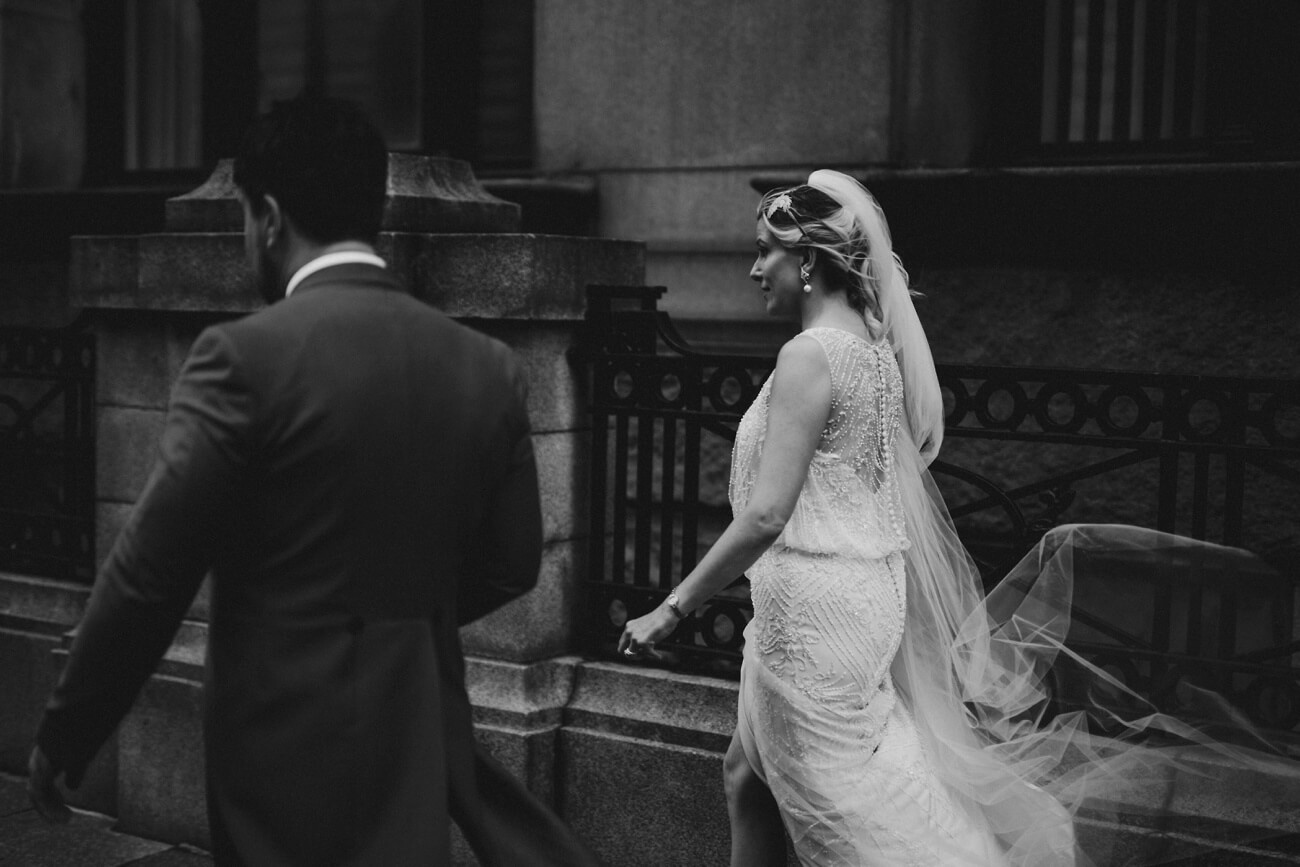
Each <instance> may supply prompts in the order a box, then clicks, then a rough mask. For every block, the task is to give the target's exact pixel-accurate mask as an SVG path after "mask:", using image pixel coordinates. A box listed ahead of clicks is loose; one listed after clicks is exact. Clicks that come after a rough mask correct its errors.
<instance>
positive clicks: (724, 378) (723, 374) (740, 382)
mask: <svg viewBox="0 0 1300 867" xmlns="http://www.w3.org/2000/svg"><path fill="white" fill-rule="evenodd" d="M729 380H734V381H735V383H736V386H735V388H734V391H735V395H736V397H735V399H734V400H728V399H727V393H728V392H729V391H732V390H733V389H731V388H728V386H727V383H728V381H729ZM707 387H708V392H707V394H708V398H709V403H711V404H713V408H714V409H715V410H717V411H719V412H729V411H733V410H737V409H739V408H741V407H743V406H748V405H749V403H750V401H752V400H753V399H754V394H755V393H756V391H757V389H755V388H754V384H753V381H752V380H751V378H750V375H749V371H748V370H746V369H745V368H743V367H719V368H718V369H717V370H715V371H713V375H712V376H710V377H709V382H708V386H707Z"/></svg>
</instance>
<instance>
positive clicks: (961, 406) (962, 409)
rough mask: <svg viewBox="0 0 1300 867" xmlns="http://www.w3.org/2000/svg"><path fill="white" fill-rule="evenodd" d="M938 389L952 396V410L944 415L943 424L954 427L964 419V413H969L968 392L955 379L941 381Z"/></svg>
mask: <svg viewBox="0 0 1300 867" xmlns="http://www.w3.org/2000/svg"><path fill="white" fill-rule="evenodd" d="M939 389H940V391H942V392H947V393H949V394H951V395H952V409H951V410H949V411H948V413H947V414H945V415H944V417H943V423H944V424H946V425H949V426H950V427H956V426H957V425H959V424H961V422H962V419H964V418H966V413H968V412H970V392H968V391H967V390H966V384H965V383H964V382H962V381H961V380H960V379H956V378H953V379H949V380H946V381H941V382H940V383H939ZM946 402H947V401H945V403H946Z"/></svg>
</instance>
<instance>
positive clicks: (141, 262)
mask: <svg viewBox="0 0 1300 867" xmlns="http://www.w3.org/2000/svg"><path fill="white" fill-rule="evenodd" d="M518 220H519V210H518V206H516V205H512V204H510V203H507V202H504V201H502V200H500V199H496V198H494V197H492V196H490V195H488V194H487V193H486V192H484V191H483V189H482V188H481V187H480V186H479V184H478V182H477V180H476V179H475V178H474V176H473V173H472V172H471V171H470V168H469V166H468V165H467V164H464V163H460V162H457V161H451V160H442V159H434V158H428V157H417V156H411V155H401V154H394V155H392V156H391V157H390V161H389V200H388V204H387V206H386V209H385V217H384V226H383V232H382V234H381V236H380V238H379V242H378V249H379V252H380V255H382V256H383V257H384V258H385V259H386V260H387V261H388V262H389V264H390V267H391V268H392V269H393V271H394V272H395V274H396V275H397V276H398V278H399V279H400V280H402V282H404V283H405V284H406V285H407V286H408V287H409V288H410V289H411V291H412V292H413V294H414V295H415V296H416V297H418V298H421V299H422V300H425V301H427V302H429V303H430V304H433V305H435V306H437V307H438V308H440V309H442V310H443V311H444V312H446V313H447V314H449V315H450V316H452V317H454V318H456V319H458V320H460V321H462V322H464V323H466V324H468V325H470V326H472V327H475V328H478V329H480V330H482V331H484V332H487V333H489V334H492V335H493V336H496V337H498V338H500V339H501V340H503V341H504V342H506V343H507V344H509V345H510V346H511V347H512V348H513V349H514V350H515V352H516V353H517V354H518V355H519V357H520V360H521V361H522V363H523V367H524V369H525V370H526V371H527V375H528V385H529V412H530V416H531V420H532V425H533V430H534V447H535V450H536V453H537V457H538V468H539V476H540V481H541V487H542V497H543V509H544V515H545V520H544V531H545V542H546V547H545V550H544V553H543V566H542V573H541V577H540V580H539V584H538V587H537V589H536V590H534V591H533V592H532V593H530V594H528V595H527V596H525V597H523V598H521V599H519V600H516V601H515V602H513V603H511V604H510V605H508V606H506V607H505V608H503V609H502V610H501V611H499V612H497V613H496V614H494V615H492V616H491V617H489V618H486V619H484V620H483V621H482V622H480V623H476V624H473V625H472V626H470V627H469V628H467V629H466V630H465V632H464V635H463V638H464V643H465V646H466V649H467V652H468V653H469V654H470V656H471V659H470V665H469V669H470V677H471V691H472V693H473V697H474V699H475V703H476V705H478V708H477V709H478V711H479V722H480V724H481V725H480V735H481V736H482V737H483V739H484V740H485V741H487V742H488V743H489V744H490V746H491V747H492V749H493V750H494V752H495V753H496V754H497V755H498V756H499V757H500V758H501V759H502V760H503V761H504V762H505V763H506V764H507V765H508V766H509V767H511V769H512V770H513V771H515V772H516V773H517V774H518V775H519V776H520V777H521V778H523V779H525V780H527V781H528V782H529V783H530V785H532V786H533V788H534V789H535V790H537V791H538V792H539V793H540V794H542V795H543V796H544V797H548V798H551V799H552V800H555V798H556V793H555V789H554V786H553V782H554V781H555V780H556V779H558V778H559V772H558V770H557V767H556V762H555V757H556V754H557V750H558V743H559V740H560V735H559V723H560V717H561V710H560V709H561V708H562V707H563V706H564V705H565V704H566V703H567V702H568V700H569V698H570V695H571V691H572V684H573V681H574V671H575V668H576V667H577V660H576V659H575V658H574V657H572V656H566V654H571V653H572V652H573V651H574V649H575V648H574V632H575V625H574V620H573V611H574V610H575V609H576V608H577V589H578V582H579V581H580V578H581V574H580V569H581V558H580V554H581V552H582V550H583V545H582V535H583V532H584V529H585V526H586V521H585V515H584V511H583V504H584V503H585V497H586V490H585V486H584V485H585V472H584V466H585V461H586V451H585V450H586V443H587V436H586V433H585V428H586V426H587V425H588V421H587V417H586V414H585V407H584V404H583V401H582V389H581V386H580V381H581V377H580V371H579V370H577V369H575V368H572V367H571V366H570V363H569V360H568V355H567V351H568V349H569V348H570V347H571V346H572V345H573V344H574V341H575V333H576V330H577V328H578V327H579V326H580V324H581V322H582V318H583V313H584V310H585V290H586V286H587V285H588V284H589V283H634V284H635V283H641V282H644V253H643V248H642V246H641V245H640V244H637V243H631V242H623V241H611V240H604V239H596V238H579V237H562V236H548V235H524V234H518V233H515V232H514V229H515V228H516V227H517V225H518ZM71 271H72V273H71V294H72V296H73V298H74V303H75V304H77V305H79V306H82V307H85V308H87V309H91V310H93V311H94V326H93V327H94V328H95V330H96V333H97V335H98V340H99V344H98V346H99V349H98V353H99V358H98V363H99V371H100V383H99V389H98V395H97V401H98V412H99V415H98V422H99V427H98V446H97V451H98V465H99V468H98V491H97V498H98V503H97V519H98V524H99V527H98V544H97V551H98V555H99V557H100V558H101V559H102V558H103V557H104V556H105V555H106V554H107V551H108V549H109V547H110V546H111V545H112V542H113V540H114V539H115V537H116V535H117V533H118V531H119V530H120V528H121V527H122V525H123V523H124V522H125V520H126V518H127V517H128V515H129V514H130V511H131V508H132V504H133V503H134V501H135V499H136V498H137V497H138V496H139V493H140V491H141V489H142V487H143V484H144V482H145V480H146V478H147V475H148V472H149V470H150V467H151V466H152V462H153V459H154V455H155V453H156V443H157V440H158V436H159V434H160V432H161V428H162V424H163V419H164V416H165V410H166V405H167V399H168V395H169V393H170V389H171V384H172V382H173V381H174V379H175V377H176V374H177V372H178V371H179V368H180V365H181V363H182V362H183V360H184V358H185V355H186V353H187V351H188V348H189V345H190V343H191V342H192V341H193V339H194V338H195V336H197V334H198V332H199V331H200V330H201V329H202V328H204V327H206V326H207V325H209V324H211V323H213V322H216V321H219V320H221V319H225V318H231V317H235V316H240V315H243V314H246V313H248V312H250V311H253V310H255V309H257V308H258V307H260V306H261V300H260V298H259V296H258V294H257V292H256V286H255V283H254V279H253V275H252V273H251V272H250V271H249V269H248V268H247V266H246V264H245V262H244V251H243V237H242V215H241V211H240V208H239V205H238V203H237V201H236V199H235V197H234V187H233V183H232V180H231V177H230V165H229V163H228V162H226V163H222V164H221V165H219V166H218V167H217V169H216V170H215V171H214V173H213V175H212V177H211V178H209V180H208V181H207V182H206V183H205V184H203V185H202V186H201V187H199V188H198V189H196V190H194V191H192V192H191V193H188V194H186V195H184V196H180V197H178V198H175V199H171V200H169V201H168V202H167V205H166V228H165V231H164V232H163V233H160V234H155V235H138V236H87V237H78V238H75V239H74V241H73V250H72V269H71ZM206 600H207V594H206V593H205V592H201V593H200V596H199V598H198V600H196V602H195V605H194V606H193V608H192V610H191V611H190V619H189V620H187V622H186V624H185V627H184V628H183V629H182V631H181V634H180V635H179V636H178V638H177V641H176V642H175V644H174V645H173V647H172V648H171V650H170V651H169V652H168V655H167V659H166V660H165V662H164V664H163V666H162V668H161V669H160V671H159V673H158V674H157V675H156V676H155V677H154V678H153V679H152V680H151V681H150V683H149V684H148V685H147V686H146V688H145V690H144V691H143V693H142V695H141V698H140V700H139V702H138V703H137V705H136V707H135V709H134V710H133V711H132V712H131V714H130V715H129V716H128V718H127V720H126V721H125V722H124V723H123V725H122V727H121V729H120V731H119V736H118V740H119V745H118V748H117V756H116V758H117V780H118V782H117V799H116V800H117V803H116V808H117V815H118V817H119V820H120V822H119V827H120V829H121V830H123V831H128V832H132V833H137V834H140V835H143V836H148V837H153V838H156V839H163V840H167V841H175V842H191V843H195V844H197V845H200V846H205V845H207V843H208V837H207V828H206V821H205V818H204V812H203V787H202V784H203V771H202V752H201V737H200V729H199V715H198V707H199V701H198V700H199V695H200V678H201V664H202V656H203V649H204V647H205V646H206V621H207V617H208V610H207V602H206ZM463 857H464V856H463V855H462V858H463Z"/></svg>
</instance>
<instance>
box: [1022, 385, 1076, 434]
mask: <svg viewBox="0 0 1300 867" xmlns="http://www.w3.org/2000/svg"><path fill="white" fill-rule="evenodd" d="M1058 395H1065V396H1066V397H1068V398H1069V399H1070V402H1071V403H1072V404H1074V410H1073V411H1072V412H1071V413H1070V417H1069V418H1068V419H1066V420H1065V421H1057V420H1056V419H1054V418H1052V412H1051V409H1052V398H1054V397H1056V396H1058ZM1089 409H1090V404H1089V403H1088V396H1087V395H1086V394H1084V393H1083V389H1082V388H1080V387H1079V386H1078V385H1075V384H1074V383H1073V382H1062V381H1059V380H1053V381H1051V382H1046V383H1044V384H1043V387H1042V388H1040V389H1039V390H1038V394H1036V395H1034V419H1035V420H1036V421H1037V422H1038V424H1039V426H1041V427H1042V429H1043V430H1044V431H1046V432H1047V433H1078V432H1079V430H1080V429H1081V428H1082V427H1083V426H1084V424H1085V423H1087V421H1088V410H1089Z"/></svg>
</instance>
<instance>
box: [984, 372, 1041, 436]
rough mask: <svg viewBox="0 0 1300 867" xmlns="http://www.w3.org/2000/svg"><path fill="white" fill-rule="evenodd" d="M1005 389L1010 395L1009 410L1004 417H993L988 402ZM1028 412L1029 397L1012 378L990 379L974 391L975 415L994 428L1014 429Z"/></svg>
mask: <svg viewBox="0 0 1300 867" xmlns="http://www.w3.org/2000/svg"><path fill="white" fill-rule="evenodd" d="M1000 391H1005V392H1006V393H1007V394H1008V395H1009V396H1010V397H1011V412H1010V413H1008V414H1007V417H1006V418H1005V419H999V418H995V417H994V415H993V412H992V410H991V408H990V407H989V403H990V402H991V401H992V400H993V396H994V395H995V394H997V393H998V392H1000ZM1028 414H1029V397H1028V396H1027V395H1026V394H1025V390H1024V389H1023V388H1022V387H1021V386H1020V383H1018V382H1016V381H1015V380H1014V379H990V380H988V381H987V382H985V383H984V384H983V385H981V386H980V387H979V391H977V392H975V417H976V418H977V419H979V421H980V424H981V425H983V426H984V427H986V428H990V429H994V430H998V429H1001V430H1015V429H1016V428H1018V427H1020V423H1021V422H1023V421H1024V420H1025V416H1027V415H1028Z"/></svg>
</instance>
